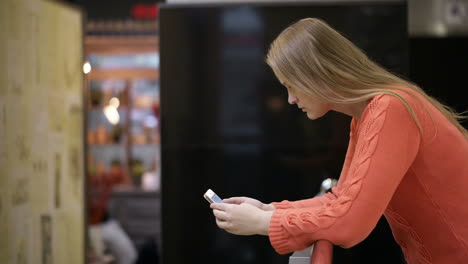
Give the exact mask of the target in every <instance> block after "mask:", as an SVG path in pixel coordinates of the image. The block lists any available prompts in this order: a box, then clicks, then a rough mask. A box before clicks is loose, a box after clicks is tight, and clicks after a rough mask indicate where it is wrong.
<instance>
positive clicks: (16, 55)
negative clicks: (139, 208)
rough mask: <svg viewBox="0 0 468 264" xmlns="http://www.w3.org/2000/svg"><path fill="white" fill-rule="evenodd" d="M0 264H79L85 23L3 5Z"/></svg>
mask: <svg viewBox="0 0 468 264" xmlns="http://www.w3.org/2000/svg"><path fill="white" fill-rule="evenodd" d="M0 32H2V36H1V41H0V263H2V264H33V263H34V264H39V263H41V264H52V263H55V264H59V263H69V264H75V263H76V264H82V263H84V256H83V252H84V249H83V245H84V243H83V240H84V216H83V213H84V210H83V206H84V205H83V204H84V203H83V183H84V178H83V175H84V171H83V114H82V112H83V105H82V91H83V80H82V56H83V55H82V54H83V50H82V43H83V41H82V16H81V13H80V12H79V10H77V9H73V8H70V7H67V6H64V5H63V4H61V3H59V2H58V1H45V0H1V1H0Z"/></svg>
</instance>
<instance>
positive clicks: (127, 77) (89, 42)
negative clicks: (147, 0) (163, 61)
mask: <svg viewBox="0 0 468 264" xmlns="http://www.w3.org/2000/svg"><path fill="white" fill-rule="evenodd" d="M157 47H158V38H157V36H140V37H138V36H137V37H135V36H132V37H119V36H112V37H100V36H90V37H87V39H86V54H87V55H86V58H87V60H88V62H87V67H88V71H89V73H88V74H87V75H86V80H87V85H88V90H89V100H88V102H87V107H88V116H87V119H88V128H87V143H88V153H87V154H88V168H89V173H103V172H109V171H110V170H115V169H116V168H117V170H119V171H121V173H122V174H123V175H125V176H128V181H129V182H130V183H131V184H132V185H133V186H135V187H136V188H143V189H152V190H155V189H156V188H157V186H156V185H157V184H156V183H155V181H154V180H153V181H151V184H149V185H145V186H143V185H142V184H143V181H142V177H143V175H144V174H145V173H146V172H152V171H153V172H154V171H155V170H157V169H158V162H159V161H158V160H159V75H158V73H159V53H158V48H157Z"/></svg>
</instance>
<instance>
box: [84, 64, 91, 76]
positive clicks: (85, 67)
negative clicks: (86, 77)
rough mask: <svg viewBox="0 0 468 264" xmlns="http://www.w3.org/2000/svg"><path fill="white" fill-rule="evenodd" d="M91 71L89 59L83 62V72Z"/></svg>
mask: <svg viewBox="0 0 468 264" xmlns="http://www.w3.org/2000/svg"><path fill="white" fill-rule="evenodd" d="M90 72H91V64H90V63H89V62H88V61H87V62H85V63H84V64H83V73H84V74H88V73H90Z"/></svg>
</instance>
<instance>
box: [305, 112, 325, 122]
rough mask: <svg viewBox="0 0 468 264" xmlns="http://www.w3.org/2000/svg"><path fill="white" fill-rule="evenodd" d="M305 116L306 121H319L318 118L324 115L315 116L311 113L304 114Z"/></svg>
mask: <svg viewBox="0 0 468 264" xmlns="http://www.w3.org/2000/svg"><path fill="white" fill-rule="evenodd" d="M306 115H307V118H308V119H310V120H316V119H319V118H320V117H322V116H324V115H325V114H322V115H316V114H312V113H309V112H306Z"/></svg>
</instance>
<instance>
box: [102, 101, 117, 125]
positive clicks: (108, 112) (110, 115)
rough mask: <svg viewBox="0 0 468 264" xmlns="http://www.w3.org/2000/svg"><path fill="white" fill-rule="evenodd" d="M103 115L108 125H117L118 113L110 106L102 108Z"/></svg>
mask: <svg viewBox="0 0 468 264" xmlns="http://www.w3.org/2000/svg"><path fill="white" fill-rule="evenodd" d="M103 111H104V115H105V116H106V118H107V120H108V121H109V123H111V124H112V125H117V124H118V123H119V121H120V115H119V111H117V108H116V107H115V106H113V105H111V104H109V105H107V106H105V107H104V110H103Z"/></svg>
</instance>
